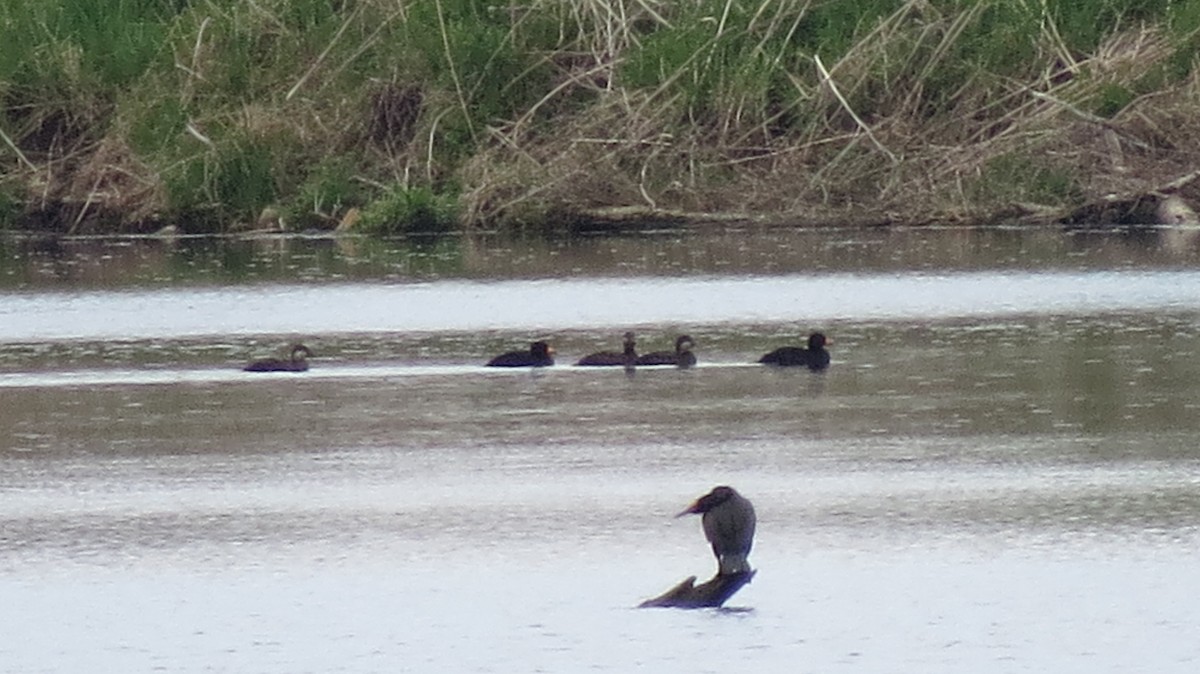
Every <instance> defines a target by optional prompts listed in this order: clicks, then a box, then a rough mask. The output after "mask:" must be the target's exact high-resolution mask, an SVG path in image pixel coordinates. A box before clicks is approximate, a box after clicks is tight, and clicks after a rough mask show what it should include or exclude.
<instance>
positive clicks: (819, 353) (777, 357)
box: [758, 332, 833, 371]
mask: <svg viewBox="0 0 1200 674" xmlns="http://www.w3.org/2000/svg"><path fill="white" fill-rule="evenodd" d="M830 344H833V342H830V341H828V340H826V339H825V335H824V334H822V333H820V332H814V333H812V334H811V335H809V336H808V348H807V349H806V348H804V347H802V346H783V347H780V348H778V349H775V350H774V351H772V352H771V353H768V354H766V355H765V356H763V357H762V358H759V359H758V362H760V363H764V364H766V365H778V366H780V367H807V368H808V369H810V370H814V371H816V370H824V369H825V368H827V367H829V352H828V351H826V350H825V347H826V346H827V345H830Z"/></svg>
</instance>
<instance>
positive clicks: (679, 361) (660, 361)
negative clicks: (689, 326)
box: [637, 335, 696, 368]
mask: <svg viewBox="0 0 1200 674" xmlns="http://www.w3.org/2000/svg"><path fill="white" fill-rule="evenodd" d="M695 346H696V342H694V341H693V340H692V338H691V337H689V336H687V335H680V336H679V337H677V338H676V339H675V350H674V351H651V352H650V353H646V354H642V355H640V356H638V358H637V364H638V365H675V366H678V367H680V368H689V367H691V366H693V365H695V364H696V354H694V353H692V349H693V348H694V347H695Z"/></svg>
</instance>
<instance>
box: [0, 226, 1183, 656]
mask: <svg viewBox="0 0 1200 674" xmlns="http://www.w3.org/2000/svg"><path fill="white" fill-rule="evenodd" d="M1195 234H1196V233H1195V232H1189V231H1180V230H1139V231H1129V232H1068V233H1063V232H1048V231H1038V232H1025V231H1020V230H1000V231H989V232H979V231H957V230H956V231H932V230H916V231H844V230H829V231H821V232H802V233H795V232H786V231H779V230H766V231H749V230H744V231H726V232H719V233H683V234H680V233H670V234H668V233H648V234H643V235H638V236H627V237H609V238H601V237H592V238H579V239H568V240H562V241H548V242H547V241H541V240H538V241H520V240H517V241H514V240H500V239H490V238H486V237H485V238H481V239H478V240H471V241H464V240H458V239H449V240H445V239H443V240H429V241H416V242H366V241H360V240H340V241H336V240H330V239H320V238H310V239H305V238H299V239H257V240H247V241H232V240H192V239H183V240H178V241H145V240H118V241H90V240H66V241H53V242H48V241H44V240H19V239H11V240H4V241H3V242H2V243H0V252H2V253H3V254H4V261H3V262H2V263H0V492H2V494H0V526H2V530H0V596H3V598H4V599H3V601H2V602H0V633H3V634H5V638H4V639H3V640H0V662H3V663H4V665H3V667H2V669H3V670H4V671H6V672H43V671H46V672H61V671H150V670H154V669H162V670H168V671H213V670H216V671H255V672H298V671H312V672H331V671H346V672H395V671H478V672H513V671H602V672H628V671H653V672H689V673H690V672H718V671H721V672H728V671H789V672H790V671H812V672H827V671H831V670H835V669H844V670H848V671H863V672H884V671H887V672H894V671H913V672H963V671H971V672H1010V671H1016V670H1027V671H1052V672H1085V671H1086V672H1097V671H1101V672H1129V671H1154V672H1193V671H1195V668H1196V666H1197V660H1198V659H1200V641H1197V640H1196V639H1195V625H1196V624H1197V623H1198V622H1200V608H1197V604H1196V602H1195V601H1194V600H1193V598H1194V597H1196V596H1200V574H1198V573H1196V572H1195V560H1196V556H1197V553H1198V552H1200V453H1198V452H1197V446H1198V443H1197V439H1198V438H1200V358H1198V357H1197V356H1198V354H1200V247H1198V245H1197V243H1196V241H1195V239H1194V237H1195ZM814 328H819V329H823V330H825V331H826V332H827V333H828V334H829V335H830V336H831V337H832V338H833V340H834V342H835V344H834V346H833V348H832V351H833V354H834V363H833V366H832V367H831V368H830V370H829V371H828V372H827V373H825V374H812V373H809V372H807V371H803V372H793V371H774V370H768V369H765V368H762V367H760V366H757V365H754V364H753V361H754V359H755V358H757V356H758V355H760V354H761V353H763V352H765V351H767V350H769V349H770V348H774V347H775V346H778V345H782V344H787V343H798V342H799V340H800V339H801V336H802V335H803V334H805V333H807V331H808V330H810V329H814ZM626 329H634V330H636V331H637V332H638V335H639V343H640V345H641V346H642V349H643V350H650V349H664V348H667V347H668V345H669V344H670V343H671V341H672V340H673V339H674V336H675V335H676V334H678V333H679V332H685V331H686V332H688V333H689V334H691V335H692V336H693V337H695V338H696V341H697V343H698V349H697V350H698V355H699V358H700V366H699V367H697V368H696V369H694V370H691V371H677V370H674V369H671V368H643V369H640V370H639V371H637V372H636V373H634V374H633V375H631V376H629V375H626V373H624V372H621V371H619V370H618V371H607V370H584V369H575V368H571V367H570V366H569V363H571V362H573V360H574V359H576V358H578V357H579V356H582V355H583V354H585V353H588V352H590V351H594V350H597V349H601V348H606V349H614V348H617V346H618V343H619V341H620V337H619V335H620V333H621V332H623V331H624V330H626ZM533 338H548V339H551V340H552V341H553V342H554V343H555V345H556V347H557V348H558V351H559V353H560V364H559V366H557V367H555V368H552V369H547V370H543V371H537V372H531V371H525V370H517V371H492V370H488V369H486V368H483V367H481V363H482V362H484V361H485V360H486V359H487V357H489V356H490V355H492V354H494V353H496V352H499V351H502V350H507V349H510V348H515V347H517V346H519V345H521V344H523V343H527V342H528V341H529V340H530V339H533ZM294 340H302V341H304V342H305V343H306V344H308V345H309V346H310V347H312V349H313V351H314V353H315V354H316V355H315V358H314V359H313V361H312V370H311V371H310V372H308V373H305V374H302V375H293V374H266V375H262V374H257V375H256V374H250V373H243V372H241V371H240V369H239V368H240V366H241V365H242V364H243V363H244V362H245V361H247V360H249V359H251V358H256V357H262V356H266V355H271V354H273V353H275V352H277V351H278V350H280V349H281V348H282V347H283V346H284V345H285V344H287V343H289V342H291V341H294ZM720 483H729V484H733V485H735V486H737V487H738V488H739V490H740V491H742V492H743V493H744V494H745V495H747V496H748V497H750V498H751V499H752V500H753V501H754V502H755V504H756V506H757V509H758V513H759V533H758V537H757V539H756V544H755V550H754V553H753V555H752V556H751V561H752V563H753V564H754V565H755V566H756V567H757V568H758V569H759V575H758V577H757V578H756V579H755V582H754V583H753V584H751V585H749V586H747V587H746V588H744V589H743V590H742V591H741V592H740V593H739V594H738V595H736V596H735V597H734V598H733V599H732V600H731V602H730V609H729V610H722V611H675V610H636V609H633V608H631V607H632V606H634V605H636V603H637V602H638V601H640V600H641V599H644V598H646V597H649V596H652V595H655V594H658V593H659V592H662V591H663V590H665V589H667V588H668V587H669V586H670V585H672V584H674V583H675V582H677V581H679V580H681V579H682V578H684V577H686V576H688V575H698V576H701V577H702V578H707V577H708V576H709V575H711V573H712V572H713V570H714V567H715V563H714V562H713V560H712V557H711V554H710V552H709V551H708V549H707V546H706V544H705V542H704V540H703V535H702V533H701V531H700V524H699V522H698V521H696V520H695V519H694V518H693V519H678V520H676V519H673V518H672V515H673V514H674V513H676V512H678V511H679V510H680V509H681V508H682V507H683V506H684V505H686V504H687V503H688V502H689V501H690V500H691V499H693V498H694V497H696V496H698V495H700V494H701V493H703V492H705V491H707V490H708V489H709V488H710V487H711V486H713V485H715V484H720Z"/></svg>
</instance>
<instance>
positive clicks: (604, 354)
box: [575, 332, 637, 368]
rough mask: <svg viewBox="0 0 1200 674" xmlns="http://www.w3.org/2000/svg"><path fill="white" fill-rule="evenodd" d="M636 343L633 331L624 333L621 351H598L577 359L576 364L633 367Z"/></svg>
mask: <svg viewBox="0 0 1200 674" xmlns="http://www.w3.org/2000/svg"><path fill="white" fill-rule="evenodd" d="M636 346H637V344H636V343H635V342H634V340H633V333H632V332H627V333H625V350H624V351H622V352H621V353H615V352H613V351H598V352H596V353H593V354H590V355H587V356H584V357H583V358H580V359H579V362H578V363H575V364H576V365H583V366H593V367H621V366H625V367H627V368H631V367H633V366H634V365H635V364H636V363H637V350H636Z"/></svg>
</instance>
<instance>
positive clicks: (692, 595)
mask: <svg viewBox="0 0 1200 674" xmlns="http://www.w3.org/2000/svg"><path fill="white" fill-rule="evenodd" d="M756 573H758V572H757V571H745V572H742V573H733V574H728V575H724V576H723V575H721V574H717V575H715V576H713V577H712V578H711V579H710V580H708V581H707V582H704V583H701V584H700V585H696V577H695V576H689V577H688V578H685V579H684V580H683V582H681V583H679V584H678V585H676V586H675V587H673V588H671V589H670V590H667V591H666V592H664V593H663V594H661V595H659V596H657V597H655V598H653V599H647V600H646V601H644V602H642V603H640V604H638V608H717V607H719V606H721V605H722V604H724V603H725V602H726V601H727V600H728V599H729V598H730V597H732V596H733V594H734V593H735V592H737V591H738V590H740V589H742V586H743V585H745V584H746V583H749V582H750V581H751V580H752V579H753V578H754V574H756Z"/></svg>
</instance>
